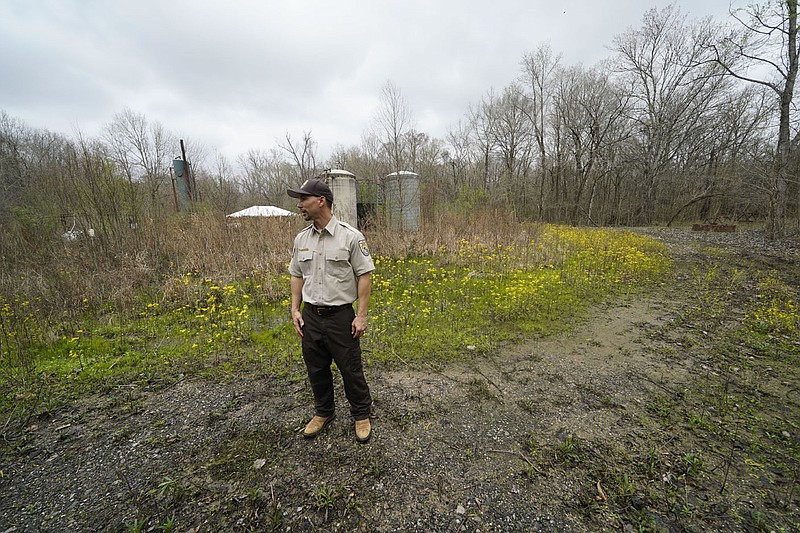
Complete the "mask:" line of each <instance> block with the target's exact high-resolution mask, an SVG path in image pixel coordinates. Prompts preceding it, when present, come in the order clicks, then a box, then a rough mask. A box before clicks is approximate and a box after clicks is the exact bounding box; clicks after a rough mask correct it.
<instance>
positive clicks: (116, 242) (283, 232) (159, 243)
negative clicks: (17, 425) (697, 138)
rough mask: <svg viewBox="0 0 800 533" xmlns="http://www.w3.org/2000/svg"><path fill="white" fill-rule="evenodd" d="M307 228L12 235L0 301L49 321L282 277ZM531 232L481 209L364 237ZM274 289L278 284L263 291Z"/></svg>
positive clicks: (1, 259)
mask: <svg viewBox="0 0 800 533" xmlns="http://www.w3.org/2000/svg"><path fill="white" fill-rule="evenodd" d="M307 224H308V223H307V222H306V221H304V220H303V219H302V218H301V217H299V216H295V217H285V218H245V219H238V220H232V219H231V220H226V219H225V218H224V217H222V216H220V215H218V214H215V213H212V212H197V213H192V214H190V215H183V216H180V215H175V216H170V217H165V218H163V219H157V220H149V221H143V222H141V223H140V224H139V225H138V226H137V227H136V228H125V229H124V230H119V231H116V232H115V233H114V234H113V235H108V234H103V233H101V232H97V233H96V235H95V236H94V237H93V238H91V237H88V236H83V237H82V238H80V239H78V240H76V241H73V242H67V241H64V240H63V239H62V237H61V233H60V231H58V230H57V229H55V228H49V229H48V230H47V231H45V232H42V231H39V232H37V233H35V234H28V235H25V234H23V233H22V232H17V233H16V234H15V235H12V236H11V238H10V241H11V242H9V240H7V241H6V242H5V244H4V245H0V254H1V255H0V266H2V271H1V272H0V298H2V299H5V300H6V301H15V300H16V301H19V302H21V301H29V302H32V303H35V307H36V308H37V309H38V313H39V316H41V317H42V318H45V319H48V320H52V319H58V318H59V317H69V316H74V315H77V314H79V313H81V312H84V311H86V310H93V311H95V312H112V313H118V312H125V311H126V310H129V309H131V308H132V306H134V304H135V303H136V302H138V301H141V297H142V296H143V295H148V296H149V297H152V296H153V295H154V294H157V293H159V292H169V289H168V287H169V285H170V284H171V282H172V281H171V280H175V279H177V278H180V277H181V276H185V275H186V274H192V275H197V276H203V277H209V278H212V279H215V280H219V281H223V282H224V281H225V280H228V279H233V278H235V277H237V276H243V275H248V274H252V273H261V274H272V273H281V272H285V270H286V266H287V264H288V262H289V259H290V256H291V249H292V242H293V239H294V236H295V235H296V234H297V232H298V231H299V230H300V229H302V228H303V227H305V225H307ZM537 232H538V226H536V225H531V224H526V223H522V222H520V221H518V220H517V219H516V218H515V217H514V216H513V215H512V214H509V213H508V212H506V211H503V210H494V209H489V208H486V209H484V210H478V211H476V212H475V213H473V214H471V215H470V216H460V215H457V214H454V213H452V212H450V211H448V210H442V211H441V212H440V213H437V214H435V215H433V216H431V217H429V220H425V221H424V222H423V226H422V229H421V230H420V231H419V232H414V233H411V232H399V231H396V230H393V229H391V228H389V227H386V226H384V225H380V224H377V225H374V226H373V227H371V228H370V229H368V230H366V231H365V235H366V237H367V241H368V243H369V246H370V248H371V250H372V253H373V255H384V256H391V257H407V256H412V255H426V254H435V253H440V251H441V250H444V249H449V250H453V249H455V248H456V247H457V245H458V243H459V242H462V241H469V242H481V243H483V244H485V245H487V246H490V247H491V246H497V245H500V244H502V245H511V244H524V243H528V242H530V241H531V240H534V239H535V237H536V234H537ZM13 241H16V243H17V244H19V243H24V245H22V246H16V245H15V243H14V242H13ZM32 250H35V251H36V253H32V252H31V251H32ZM265 277H267V276H265ZM283 289H285V288H281V291H282V290H283ZM281 291H279V290H278V288H277V287H276V288H275V289H274V290H272V291H270V290H267V294H268V295H269V294H270V293H274V294H276V295H277V294H279V293H280V292H281Z"/></svg>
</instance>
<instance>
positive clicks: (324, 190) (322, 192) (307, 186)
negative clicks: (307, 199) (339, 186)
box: [286, 178, 333, 204]
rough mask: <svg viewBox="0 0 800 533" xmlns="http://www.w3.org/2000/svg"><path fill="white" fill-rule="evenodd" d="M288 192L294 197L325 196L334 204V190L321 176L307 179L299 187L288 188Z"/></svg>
mask: <svg viewBox="0 0 800 533" xmlns="http://www.w3.org/2000/svg"><path fill="white" fill-rule="evenodd" d="M286 194H288V195H289V196H291V197H292V198H300V197H301V196H324V197H325V198H327V199H328V202H330V203H331V204H333V191H331V188H330V187H328V184H327V183H325V182H324V181H322V180H321V179H319V178H311V179H310V180H306V181H305V183H303V184H302V185H301V186H300V187H299V188H297V189H286Z"/></svg>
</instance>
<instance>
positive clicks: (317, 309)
mask: <svg viewBox="0 0 800 533" xmlns="http://www.w3.org/2000/svg"><path fill="white" fill-rule="evenodd" d="M348 307H349V308H350V309H352V308H353V304H342V305H332V306H325V305H314V304H310V303H306V304H305V308H307V309H308V310H309V311H311V312H312V313H314V314H315V315H318V316H330V315H332V314H334V313H338V312H339V311H341V310H342V309H347V308H348Z"/></svg>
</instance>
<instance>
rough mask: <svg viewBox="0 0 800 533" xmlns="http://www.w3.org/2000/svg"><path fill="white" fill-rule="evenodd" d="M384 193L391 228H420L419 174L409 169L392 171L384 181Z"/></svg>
mask: <svg viewBox="0 0 800 533" xmlns="http://www.w3.org/2000/svg"><path fill="white" fill-rule="evenodd" d="M383 195H384V202H385V206H386V217H387V222H388V224H389V227H390V228H393V229H398V230H401V231H417V230H419V204H420V202H419V174H417V173H415V172H409V171H407V170H401V171H399V172H392V173H391V174H389V175H387V176H386V179H385V181H384V190H383Z"/></svg>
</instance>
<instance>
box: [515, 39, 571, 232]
mask: <svg viewBox="0 0 800 533" xmlns="http://www.w3.org/2000/svg"><path fill="white" fill-rule="evenodd" d="M560 62H561V56H560V55H557V54H555V53H554V52H553V50H552V48H551V47H550V45H549V43H548V44H542V45H540V46H539V47H538V48H537V49H536V50H535V51H533V52H529V53H526V54H524V55H523V57H522V83H523V84H524V86H525V87H526V90H525V92H524V95H525V97H526V98H528V99H529V100H530V102H529V105H528V106H526V108H525V109H527V110H528V111H529V113H530V114H529V117H528V118H529V120H530V121H531V126H532V128H533V135H534V139H535V140H536V147H537V150H538V156H539V165H538V177H539V180H538V181H539V197H538V206H537V208H538V212H539V216H540V217H541V216H542V214H543V212H544V195H545V188H546V182H547V171H548V167H549V166H550V164H549V162H548V155H549V154H548V149H547V144H546V142H547V135H548V134H547V129H546V128H547V123H548V115H549V114H551V109H550V108H551V102H552V87H551V82H552V79H553V76H554V75H555V73H556V72H557V71H558V69H559V64H560Z"/></svg>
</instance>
